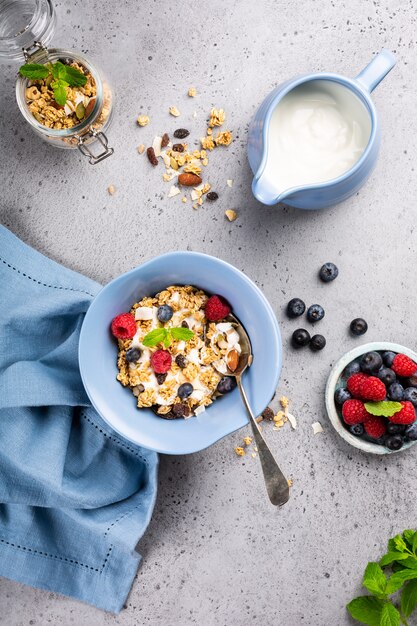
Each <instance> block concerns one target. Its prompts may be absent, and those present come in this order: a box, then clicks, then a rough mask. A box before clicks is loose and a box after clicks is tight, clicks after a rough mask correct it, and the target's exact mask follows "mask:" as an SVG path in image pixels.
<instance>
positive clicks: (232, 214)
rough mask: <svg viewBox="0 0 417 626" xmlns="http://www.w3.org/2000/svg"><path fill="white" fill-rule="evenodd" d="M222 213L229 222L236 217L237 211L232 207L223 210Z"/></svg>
mask: <svg viewBox="0 0 417 626" xmlns="http://www.w3.org/2000/svg"><path fill="white" fill-rule="evenodd" d="M224 214H225V216H226V217H227V219H228V220H229V222H234V221H235V219H237V213H236V211H234V210H233V209H227V211H225V212H224Z"/></svg>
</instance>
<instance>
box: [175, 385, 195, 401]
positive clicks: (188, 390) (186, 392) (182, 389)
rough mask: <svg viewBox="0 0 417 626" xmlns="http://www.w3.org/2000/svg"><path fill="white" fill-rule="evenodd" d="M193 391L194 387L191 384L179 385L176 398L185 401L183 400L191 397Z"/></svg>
mask: <svg viewBox="0 0 417 626" xmlns="http://www.w3.org/2000/svg"><path fill="white" fill-rule="evenodd" d="M193 391H194V387H193V386H192V384H191V383H183V384H182V385H180V386H179V387H178V392H177V393H178V397H179V398H181V400H185V398H188V396H191V394H192V393H193Z"/></svg>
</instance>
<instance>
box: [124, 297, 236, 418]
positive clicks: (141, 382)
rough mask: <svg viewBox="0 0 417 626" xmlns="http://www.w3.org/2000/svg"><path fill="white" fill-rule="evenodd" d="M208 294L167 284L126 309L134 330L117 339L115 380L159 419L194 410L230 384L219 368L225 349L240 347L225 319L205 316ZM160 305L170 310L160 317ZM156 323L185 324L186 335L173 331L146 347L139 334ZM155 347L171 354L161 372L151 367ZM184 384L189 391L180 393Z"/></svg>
mask: <svg viewBox="0 0 417 626" xmlns="http://www.w3.org/2000/svg"><path fill="white" fill-rule="evenodd" d="M208 298H209V297H208V295H207V294H206V293H205V292H204V291H201V290H200V289H197V288H196V287H193V286H191V285H187V286H176V285H172V286H170V287H167V288H166V289H164V290H163V291H161V292H160V293H158V294H156V295H155V296H154V297H145V298H142V300H140V301H139V302H136V303H135V304H134V305H133V307H132V309H131V311H130V314H131V315H133V316H134V318H135V323H136V334H135V335H134V337H133V338H131V339H118V345H119V353H118V359H117V366H118V369H119V373H118V375H117V380H118V381H119V382H120V383H121V384H122V385H123V386H124V387H129V388H130V389H131V391H132V393H133V395H134V396H136V398H137V406H138V408H150V407H151V408H152V409H153V410H154V411H155V412H156V413H157V415H159V416H160V417H163V418H165V419H175V418H178V417H182V418H188V417H190V416H191V415H199V414H200V413H202V412H203V411H204V410H205V408H206V407H207V406H209V405H210V404H211V403H212V402H213V400H214V399H215V398H216V397H218V396H219V395H222V394H223V393H227V392H228V391H230V390H231V388H232V384H231V382H230V381H232V379H231V378H229V377H227V376H226V377H225V374H227V363H228V358H229V355H230V353H234V352H238V353H240V344H239V335H238V333H237V332H236V330H235V329H234V328H233V326H232V324H231V323H229V322H227V321H220V322H209V321H208V320H207V319H206V316H205V305H206V303H207V300H208ZM166 306H167V307H168V308H169V309H170V314H172V315H171V317H170V318H169V320H168V321H166V322H161V321H160V317H161V316H160V315H159V317H158V313H159V312H160V310H161V307H166ZM165 311H166V309H165ZM160 328H166V329H171V328H174V329H175V328H183V329H184V328H187V329H189V330H190V331H192V333H189V334H190V338H189V339H187V340H186V341H184V340H176V339H175V337H174V338H173V339H172V341H171V343H170V345H168V346H166V344H164V343H163V342H161V343H159V344H156V345H154V346H152V347H149V346H148V345H147V342H146V340H145V337H146V336H147V335H149V333H150V332H151V331H155V330H156V329H160ZM143 342H145V343H143ZM161 349H162V350H165V351H167V352H169V354H170V356H171V359H172V360H171V365H170V366H168V367H169V370H168V371H166V372H165V373H164V374H158V373H156V372H155V369H154V367H153V365H152V364H153V361H152V359H153V358H154V357H155V354H156V353H157V352H161ZM132 354H134V358H133V359H132V357H131V355H132ZM225 378H228V384H226V385H225V384H224V380H225ZM185 384H187V386H188V391H189V393H187V395H186V397H184V394H182V393H181V388H184V385H185ZM222 387H223V391H222Z"/></svg>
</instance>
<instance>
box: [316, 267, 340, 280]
mask: <svg viewBox="0 0 417 626" xmlns="http://www.w3.org/2000/svg"><path fill="white" fill-rule="evenodd" d="M338 274H339V270H338V269H337V267H336V265H335V264H334V263H325V264H324V265H322V266H321V268H320V272H319V276H320V279H321V280H322V281H323V282H324V283H329V282H330V281H332V280H334V279H335V278H337V276H338Z"/></svg>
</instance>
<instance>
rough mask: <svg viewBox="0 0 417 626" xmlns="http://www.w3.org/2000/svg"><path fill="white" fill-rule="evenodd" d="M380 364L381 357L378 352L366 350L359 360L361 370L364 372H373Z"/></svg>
mask: <svg viewBox="0 0 417 626" xmlns="http://www.w3.org/2000/svg"><path fill="white" fill-rule="evenodd" d="M381 365H382V357H381V355H380V354H379V353H378V352H367V353H366V354H364V355H363V357H362V358H361V360H360V366H361V370H362V372H364V373H365V374H374V373H375V372H377V371H378V370H379V369H380V368H381Z"/></svg>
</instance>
